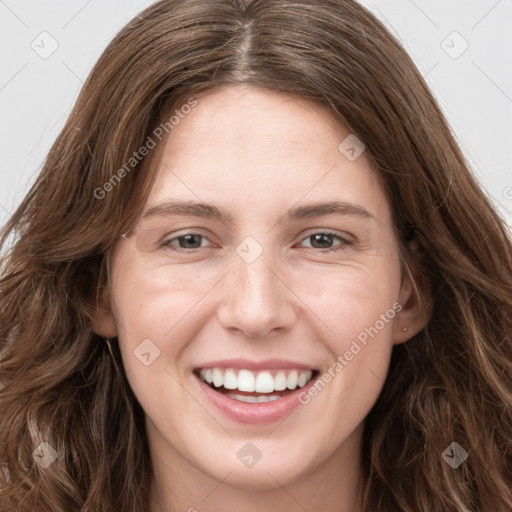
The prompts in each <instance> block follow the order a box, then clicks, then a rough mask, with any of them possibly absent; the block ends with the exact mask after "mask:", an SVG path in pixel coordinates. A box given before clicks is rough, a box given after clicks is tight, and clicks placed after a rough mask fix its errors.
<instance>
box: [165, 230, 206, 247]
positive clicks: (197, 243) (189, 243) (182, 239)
mask: <svg viewBox="0 0 512 512" xmlns="http://www.w3.org/2000/svg"><path fill="white" fill-rule="evenodd" d="M202 239H205V240H206V237H204V236H203V235H199V234H197V233H190V234H187V235H181V236H177V237H175V238H171V239H170V240H167V241H166V242H164V243H163V245H164V247H169V248H171V249H199V248H200V247H202V245H201V240H202ZM176 242H177V244H178V245H177V246H176V244H175V243H176Z"/></svg>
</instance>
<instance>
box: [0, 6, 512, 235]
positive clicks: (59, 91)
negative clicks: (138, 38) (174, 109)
mask: <svg viewBox="0 0 512 512" xmlns="http://www.w3.org/2000/svg"><path fill="white" fill-rule="evenodd" d="M212 1H214V0H212ZM152 3H153V2H152V1H143V0H109V1H100V0H68V1H64V0H48V1H45V2H38V1H35V0H5V1H2V0H0V48H1V53H0V59H1V60H0V62H1V64H0V112H1V116H0V162H1V166H0V225H1V224H3V223H4V222H5V221H6V220H7V218H8V216H9V213H10V212H12V211H13V210H14V208H15V207H16V205H17V204H18V203H19V202H20V201H21V199H22V197H23V196H24V194H25V193H26V191H27V190H28V187H29V185H30V184H31V183H32V181H33V180H34V178H35V176H36V175H37V173H38V172H39V170H40V168H41V165H42V163H43V161H44V158H45V155H46V153H47V152H48V150H49V148H50V146H51V144H52V142H53V141H54V139H55V137H56V135H57V134H58V132H59V130H60V129H61V128H62V126H63V124H64V122H65V119H66V117H67V115H68V113H69V111H70V109H71V107H72V105H73V103H74V101H75V99H76V97H77V94H78V91H79V90H80V87H81V86H82V83H83V81H84V79H85V78H86V76H87V74H88V73H89V71H90V70H91V68H92V66H93V65H94V63H95V61H96V60H97V59H98V57H99V56H100V53H101V52H102V50H103V49H104V48H105V46H106V45H107V43H108V42H109V41H110V40H111V39H112V37H113V36H114V35H115V33H116V32H117V31H118V30H120V29H121V28H122V26H123V25H124V24H125V23H127V22H128V21H129V20H130V19H131V18H132V17H133V16H134V15H135V14H137V13H138V12H139V11H141V10H142V9H144V8H145V7H147V6H148V5H150V4H152ZM361 3H362V4H363V5H365V6H367V7H369V8H370V9H371V10H372V11H373V12H374V13H375V14H376V15H377V16H378V17H379V18H380V19H381V20H382V21H383V22H384V23H385V24H386V26H388V27H389V28H390V29H391V31H392V32H393V33H394V34H395V35H396V36H397V37H398V38H399V40H400V41H401V42H402V44H403V45H404V46H405V48H406V49H407V51H408V52H409V54H410V55H411V56H412V58H413V60H414V61H415V63H416V65H417V66H418V68H419V69H420V71H421V73H422V74H423V75H424V76H425V78H426V80H427V82H428V84H429V85H430V87H431V89H432V91H433V92H434V95H435V96H436V98H437V99H438V101H439V103H440V105H441V107H442V109H443V111H444V112H445V114H446V116H447V117H448V120H449V122H450V124H451V126H452V127H453V130H454V132H455V135H456V137H457V139H458V141H459V143H460V145H461V147H462V149H463V151H464V153H465V154H466V155H467V157H468V158H469V161H470V164H471V165H472V168H473V171H474V173H475V175H476V176H477V178H478V180H479V181H480V183H481V185H482V187H483V188H484V189H485V190H486V191H487V193H488V195H489V196H490V197H491V199H492V200H493V202H494V203H495V204H496V205H497V206H498V208H499V209H500V211H501V212H502V214H503V216H504V217H505V218H506V221H507V222H508V224H509V226H511V227H512V149H511V147H512V140H511V132H512V130H511V127H512V36H511V32H512V1H510V0H471V1H467V0H380V1H379V0H361ZM454 32H456V33H454ZM466 46H467V49H466ZM53 50H54V51H53ZM52 51H53V53H51V52H52ZM50 53H51V54H50ZM397 80H400V77H397Z"/></svg>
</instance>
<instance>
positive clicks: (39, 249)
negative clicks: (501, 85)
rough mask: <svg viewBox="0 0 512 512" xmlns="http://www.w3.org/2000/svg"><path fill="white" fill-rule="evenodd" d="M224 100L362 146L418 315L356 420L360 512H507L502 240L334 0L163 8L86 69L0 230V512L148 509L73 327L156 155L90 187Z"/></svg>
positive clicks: (120, 407)
mask: <svg viewBox="0 0 512 512" xmlns="http://www.w3.org/2000/svg"><path fill="white" fill-rule="evenodd" d="M239 83H243V84H248V85H250V86H253V87H260V88H265V89H272V90H276V91H281V92H284V93H290V94H293V95H295V96H297V97H302V98H306V99H309V100H312V101H315V102H318V103H320V104H322V105H325V106H327V107H328V108H329V109H330V110H331V111H332V112H333V113H334V115H336V116H337V117H338V118H339V119H340V121H341V122H343V123H344V124H345V126H347V127H348V129H350V131H351V133H354V134H356V135H357V137H358V138H360V139H361V140H362V141H363V142H364V144H365V146H366V155H367V156H368V158H370V160H371V161H372V163H373V165H374V167H375V170H376V173H377V175H378V176H379V177H380V179H381V180H382V182H383V184H384V187H385V190H386V193H387V194H388V197H389V201H390V204H391V207H392V210H393V215H394V221H395V227H396V231H397V234H398V239H399V249H400V253H401V260H402V264H403V265H404V266H405V268H406V269H408V270H409V271H410V272H411V273H413V274H414V276H415V277H416V282H417V283H418V293H420V294H423V296H425V297H426V296H427V295H428V297H429V303H430V320H429V323H428V324H427V326H426V327H425V328H424V329H423V330H422V331H421V332H420V333H418V334H417V335H416V336H415V337H414V338H413V339H411V340H409V341H408V342H407V343H404V344H401V345H397V346H395V347H394V349H393V354H392V358H391V363H390V369H389V375H388V378H387V380H386V382H385V384H384V388H383V390H382V392H381V394H380V396H379V398H378V401H377V403H376V404H375V406H374V407H373V408H372V410H371V411H370V413H369V415H368V417H367V418H366V423H365V434H364V443H363V451H364V464H365V471H366V477H367V481H366V487H365V492H364V510H365V511H366V512H376V511H378V512H397V511H400V512H419V511H420V512H427V511H436V512H439V511H443V512H455V511H457V512H475V511H477V510H478V511H483V512H495V511H505V510H512V405H511V404H512V362H511V355H512V334H511V333H512V318H511V311H512V287H511V282H512V244H511V240H510V234H509V232H508V230H507V228H506V225H505V222H504V221H503V219H502V218H501V217H500V215H499V214H498V213H497V212H496V210H495V209H494V207H493V206H492V204H491V202H490V200H489V199H488V198H487V197H486V196H485V194H484V193H483V192H482V190H481V189H480V188H479V186H478V184H477V183H476V181H475V178H474V177H473V175H472V173H471V171H470V169H469V165H468V163H467V161H466V160H465V158H464V156H463V154H462V152H461V150H460V149H459V147H458V145H457V143H456V142H455V140H454V136H453V134H452V132H451V130H450V127H449V126H448V123H447V122H446V120H445V118H444V116H443V114H442V112H441V110H440V108H439V106H438V104H437V103H436V101H435V99H434V97H433V95H432V93H431V92H430V91H429V89H428V87H427V85H426V84H425V81H424V80H423V78H422V76H421V75H420V73H419V72H418V70H417V69H416V67H415V66H414V64H413V62H412V60H411V59H410V57H409V56H408V55H407V53H406V52H405V51H404V49H403V48H402V47H401V45H400V44H399V42H398V41H397V40H396V39H395V38H394V37H393V36H392V35H391V34H390V33H389V31H388V30H387V29H386V28H385V27H384V26H383V25H382V24H381V23H380V22H379V21H378V20H377V19H376V18H375V17H374V16H373V15H372V14H371V13H370V12H369V11H367V10H366V9H365V8H363V7H362V6H361V5H359V4H358V3H357V2H355V1H353V0H254V1H250V0H249V1H242V0H231V1H230V0H215V1H212V0H162V1H159V2H157V3H155V4H154V5H152V6H150V7H149V8H148V9H146V10H145V11H144V12H142V13H141V14H139V15H138V16H136V17H135V18H134V19H133V20H132V21H131V22H130V23H129V24H128V25H127V26H126V27H125V28H123V29H122V30H121V31H120V32H119V34H118V35H117V36H116V37H115V39H114V40H113V41H112V42H111V44H110V45H109V46H108V47H107V48H106V50H105V51H104V53H103V54H102V55H101V57H100V59H99V61H98V62H97V64H96V65H95V67H94V69H93V70H92V72H91V74H90V76H89V77H88V79H87V81H86V83H85V85H84V87H83V89H82V91H81V93H80V95H79V97H78V99H77V102H76V104H75V106H74V108H73V110H72V112H71V114H70V116H69V118H68V120H67V122H66V124H65V126H64V128H63V129H62V131H61V133H60V134H59V136H58V137H57V139H56V141H55V143H54V144H53V146H52V148H51V150H50V152H49V154H48V156H47V159H46V161H45V163H44V167H43V169H42V171H41V173H40V174H39V176H38V178H37V180H36V181H35V183H34V185H33V186H32V188H31V189H30V191H29V192H28V194H27V195H26V197H25V198H24V200H23V201H22V202H21V204H20V206H19V207H18V209H17V210H16V212H15V213H14V214H13V215H12V217H11V218H10V220H9V221H8V223H7V224H6V226H5V227H4V228H3V230H2V232H1V241H0V244H1V245H0V246H1V248H2V259H1V267H0V268H1V274H0V505H1V506H0V508H1V510H2V511H4V510H8V511H16V512H29V511H34V510H37V511H40V512H46V511H52V512H70V511H79V510H80V511H83V512H107V511H108V512H144V511H145V510H147V506H148V489H149V482H150V478H151V472H152V468H151V460H150V454H149V449H148V443H147V438H146V431H145V426H144V413H143V411H142V409H141V407H140V405H139V404H138V403H137V401H136V399H135V397H134V394H133V393H132V391H131V389H130V387H129V385H128V383H127V379H126V375H125V373H124V370H123V367H122V362H121V359H120V354H119V348H118V345H117V340H116V339H113V340H112V343H106V342H105V340H103V339H102V338H101V337H99V336H98V335H96V334H95V333H94V332H93V330H92V327H91V325H92V323H91V322H92V318H93V311H94V308H95V307H96V304H97V297H98V293H99V291H100V290H101V288H102V287H104V286H107V284H108V283H107V281H108V279H107V273H106V260H107V257H108V253H109V250H110V248H111V247H112V246H113V244H114V243H115V241H116V240H117V239H118V237H119V236H120V235H121V234H122V233H124V232H126V231H128V230H129V229H130V227H131V226H133V224H134V223H135V222H136V220H137V218H138V216H139V214H140V212H141V209H142V207H143V205H144V202H145V199H146V198H147V197H148V193H149V190H150V188H151V185H152V183H153V180H154V176H155V167H156V166H155V165H151V164H152V162H153V164H154V161H155V159H156V155H157V154H158V152H157V151H155V152H152V153H151V154H150V155H148V156H147V157H146V158H145V159H144V160H143V161H142V162H140V163H138V162H137V165H135V166H134V167H133V169H130V171H129V172H128V171H127V172H126V175H123V178H122V180H120V181H119V182H115V184H114V185H115V186H114V185H112V186H111V188H112V190H110V191H109V193H108V194H104V197H102V198H98V197H97V196H98V195H99V194H98V190H99V189H101V187H104V184H105V183H107V182H108V181H109V180H111V178H112V176H113V175H114V174H115V173H116V172H117V171H118V169H120V168H121V167H122V166H123V165H124V164H125V163H126V162H127V161H129V159H130V158H131V157H132V155H133V152H134V151H137V150H138V149H139V148H140V147H142V146H143V145H144V143H145V141H146V140H147V137H148V135H149V134H150V133H151V130H152V129H153V128H154V126H156V125H157V124H158V123H159V122H161V121H162V119H165V116H167V115H169V113H170V112H171V111H172V109H174V108H175V107H176V106H177V105H178V103H179V102H180V101H182V100H183V98H186V97H191V96H192V95H194V96H198V95H199V94H200V93H203V92H206V91H208V90H211V89H213V88H215V87H218V86H222V85H228V84H239ZM111 183H112V182H111ZM101 195H102V194H101ZM413 245H415V246H416V247H417V250H413V249H412V247H413ZM452 442H457V443H458V444H459V445H460V446H461V447H463V448H464V449H465V450H466V452H467V453H468V458H467V459H466V460H465V461H464V463H463V464H461V465H460V466H459V467H458V468H457V469H453V468H451V467H450V466H449V465H448V464H447V463H446V462H445V461H444V460H443V457H442V453H443V451H444V450H445V449H446V448H447V447H448V446H449V445H450V444H451V443H452ZM41 443H48V444H47V445H42V444H41ZM38 450H39V451H38ZM41 450H47V451H46V452H44V453H47V454H52V455H53V457H54V458H55V457H56V460H55V461H54V462H53V464H51V465H49V466H48V467H46V468H43V467H42V466H41V464H38V463H36V462H37V461H36V459H37V457H38V456H39V457H41V453H42V452H41ZM49 450H50V451H49ZM51 450H53V451H51ZM38 454H39V455H38Z"/></svg>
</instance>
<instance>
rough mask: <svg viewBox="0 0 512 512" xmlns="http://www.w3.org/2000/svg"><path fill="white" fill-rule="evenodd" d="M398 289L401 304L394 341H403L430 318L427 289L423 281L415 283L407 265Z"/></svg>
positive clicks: (413, 334) (398, 342) (409, 337)
mask: <svg viewBox="0 0 512 512" xmlns="http://www.w3.org/2000/svg"><path fill="white" fill-rule="evenodd" d="M404 270H405V275H404V278H403V281H402V286H401V289H400V297H399V301H398V302H399V303H400V304H401V305H402V309H401V310H400V312H399V314H398V316H397V322H396V324H395V334H394V343H395V344H396V345H398V344H400V343H405V342H406V341H408V340H410V339H411V338H412V337H413V336H415V335H416V334H418V332H420V331H421V330H422V329H423V328H424V327H425V326H426V325H427V324H428V321H429V318H430V301H429V290H427V289H426V287H425V285H424V283H419V285H418V284H417V279H414V276H413V274H412V272H411V270H410V268H409V266H408V265H405V269H404Z"/></svg>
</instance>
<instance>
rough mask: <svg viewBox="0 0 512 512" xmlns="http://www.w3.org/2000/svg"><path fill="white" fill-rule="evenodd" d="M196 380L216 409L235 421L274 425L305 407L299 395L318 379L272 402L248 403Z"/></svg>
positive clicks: (197, 378)
mask: <svg viewBox="0 0 512 512" xmlns="http://www.w3.org/2000/svg"><path fill="white" fill-rule="evenodd" d="M195 378H196V380H197V381H198V382H199V386H200V388H201V391H202V392H203V393H204V394H205V396H206V398H207V399H208V400H209V401H210V402H211V403H212V404H213V405H214V407H216V408H217V409H218V410H220V411H221V412H222V413H223V414H224V415H226V416H227V417H228V418H230V419H232V420H234V421H237V422H239V423H251V424H254V423H272V422H276V421H279V420H282V419H284V418H286V416H288V415H289V414H291V412H292V411H293V410H294V409H296V408H297V407H298V406H299V405H303V404H302V403H301V402H300V401H299V395H300V394H301V393H305V392H306V393H307V391H308V389H309V388H310V387H311V386H312V385H313V383H314V382H315V381H316V378H313V379H311V380H310V381H309V382H308V383H307V384H306V385H305V386H304V387H302V388H298V389H297V390H295V391H294V392H293V393H290V394H289V395H286V396H284V397H282V398H279V399H278V400H274V401H272V402H263V403H247V402H241V401H240V400H235V399H234V398H229V397H228V396H226V395H224V394H222V393H219V392H218V391H214V390H213V389H212V388H211V387H210V386H208V384H206V383H205V382H203V381H202V380H201V379H199V377H195Z"/></svg>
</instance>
